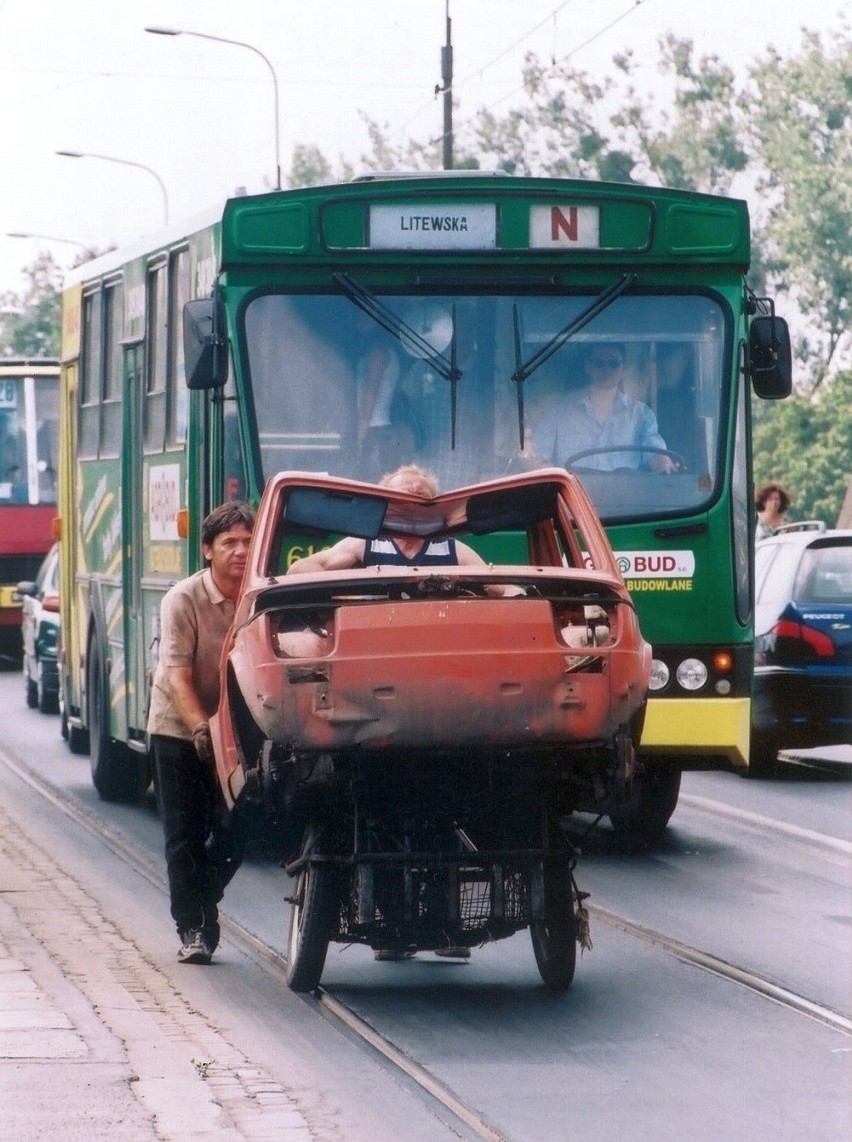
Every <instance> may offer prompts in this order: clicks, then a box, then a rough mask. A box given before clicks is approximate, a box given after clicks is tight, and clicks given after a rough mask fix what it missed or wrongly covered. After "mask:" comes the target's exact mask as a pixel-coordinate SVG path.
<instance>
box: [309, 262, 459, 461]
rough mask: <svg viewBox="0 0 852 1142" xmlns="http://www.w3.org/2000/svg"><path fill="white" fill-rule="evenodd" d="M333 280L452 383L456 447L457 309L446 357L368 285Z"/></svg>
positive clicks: (346, 277) (343, 277) (343, 276)
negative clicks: (369, 288)
mask: <svg viewBox="0 0 852 1142" xmlns="http://www.w3.org/2000/svg"><path fill="white" fill-rule="evenodd" d="M331 276H332V279H333V281H335V282H336V283H337V285H339V286H340V288H341V289H342V290H343V292H344V293H345V294H346V296H347V297H348V298H349V300H350V301H351V302H353V304H355V305H357V306H358V308H359V309H360V310H361V311H362V312H363V313H366V314H367V316H368V317H371V318H372V319H373V321H375V322H376V324H377V325H380V326H381V327H382V329H385V330H387V332H388V333H390V334H391V336H392V337H395V338H396V339H397V341H399V343H400V344H401V345H402V346H403V348H405V349H407V350H409V351H413V352H415V353H416V354H417V356H418V357H421V358H422V359H423V360H424V361H428V362H429V364H430V365H431V366H432V368H433V369H434V370H435V372H436V373H439V374H440V376H442V377H443V378H444V380H446V381H449V382H450V414H451V426H452V428H451V432H452V441H451V444H452V447H453V448H455V446H456V397H457V394H456V386H457V384H458V382H459V381H460V380H461V378H462V371H461V369H460V368H459V366H458V359H457V352H456V308H455V306H453V308H452V322H453V331H452V337H451V339H450V356H449V357H446V356H445V355H444V354H443V353H442V352H441V351H440V349H436V348H435V346H434V345H433V344H432V342H431V341H428V340H427V339H426V338H425V337H424V336H423V335H422V334H421V333H418V332H417V330H416V329H414V328H413V327H412V326H411V325H409V324H408V322H407V321H404V320H403V318H401V317H400V316H399V314H398V313H394V311H393V310H392V309H391V308H390V307H389V306H387V305H385V303H384V302H383V301H380V300H379V298H377V297H376V295H375V294H374V293H371V292H370V290H368V289H367V287H366V286H364V285H362V284H361V283H360V282H358V281H356V280H355V279H354V278H351V277H350V276H349V274H332V275H331Z"/></svg>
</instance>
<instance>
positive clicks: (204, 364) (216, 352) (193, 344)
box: [183, 297, 228, 389]
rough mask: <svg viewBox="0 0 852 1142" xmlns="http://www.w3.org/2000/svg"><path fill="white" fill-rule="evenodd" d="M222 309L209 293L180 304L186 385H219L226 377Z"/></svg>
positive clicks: (208, 386)
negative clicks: (181, 309) (181, 308)
mask: <svg viewBox="0 0 852 1142" xmlns="http://www.w3.org/2000/svg"><path fill="white" fill-rule="evenodd" d="M224 328H225V310H224V306H223V305H222V303H221V301H219V300H218V299H214V298H212V297H202V298H198V299H197V300H196V301H188V302H187V303H186V305H185V306H184V307H183V357H184V365H185V368H186V387H187V388H188V389H220V388H222V386H223V385H224V384H225V382H226V381H227V379H228V341H227V338H226V337H224V336H223V330H224Z"/></svg>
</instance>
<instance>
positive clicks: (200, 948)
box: [178, 928, 213, 964]
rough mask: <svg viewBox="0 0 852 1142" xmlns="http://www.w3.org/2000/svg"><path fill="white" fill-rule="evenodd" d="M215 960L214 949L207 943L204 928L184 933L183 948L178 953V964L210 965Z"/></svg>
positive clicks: (192, 929) (191, 929)
mask: <svg viewBox="0 0 852 1142" xmlns="http://www.w3.org/2000/svg"><path fill="white" fill-rule="evenodd" d="M212 959H213V949H212V948H211V947H210V945H209V943H208V942H207V937H206V936H205V935H204V930H203V929H202V928H190V930H189V931H188V932H184V933H183V947H182V948H181V950H180V951H179V952H178V962H179V963H182V964H209V963H210V961H211V960H212Z"/></svg>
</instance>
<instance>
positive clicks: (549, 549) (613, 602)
mask: <svg viewBox="0 0 852 1142" xmlns="http://www.w3.org/2000/svg"><path fill="white" fill-rule="evenodd" d="M294 489H308V490H309V493H310V494H312V495H313V496H314V497H315V499H316V497H319V499H320V501H321V499H322V497H323V496H328V497H330V501H329V502H331V503H332V506H333V505H334V504H335V503H338V504H339V503H344V504H345V503H346V502H351V503H353V504H357V503H360V502H361V501H360V500H358V497H359V496H362V497H366V501H365V502H367V503H370V504H375V502H376V501H378V502H379V505H380V508H381V509H383V526H382V531H381V534H393V533H394V531H404V530H405V529H406V528H407V527H408V526H410V527H411V528H412V529H413V530H414V532H415V533H416V534H433V533H434V534H438V533H439V532H440V533H441V534H455V535H458V536H460V537H462V538H463V539H464V541H465V542H475V539H476V536H482V535H486V534H489V533H493V534H495V535H499V534H500V533H501V532H502V533H505V532H506V531H511V532H513V534H515V535H518V534H522V535H523V536H525V541H526V544H527V547H528V551H529V555H530V559H531V561H530V562H529V563H512V564H509V565H497V564H487V565H484V566H482V567H478V566H476V567H471V566H463V567H458V566H448V567H446V568H440V569H438V568H435V567H429V568H417V567H396V566H381V567H370V568H358V569H353V570H346V571H334V572H329V571H320V572H316V573H311V574H300V575H290V576H288V575H286V574H278V573H277V571H278V568H279V567H280V565H281V562H282V559H285V558H286V553H287V551H290V550H292V545H293V543H294V537H295V541H296V542H297V546H299V547H302V546H304V543H305V539H306V538H308V539H310V538H311V537H312V536H313V535H320V536H323V537H324V536H325V535H326V534H328V533H329V532H331V533H335V534H336V533H337V530H338V529H336V528H334V527H331V528H329V527H328V524H327V522H326V523H325V524H324V523H323V521H322V519H317V521H316V523H315V524H306V523H305V522H304V512H303V511H302V510H301V509H299V510H295V511H292V512H291V511H290V507H291V505H296V503H297V499H296V498H294V497H297V496H298V495H301V494H303V493H302V492H299V493H294ZM341 497H342V499H340V498H341ZM346 497H350V500H349V501H347V500H346ZM318 502H319V501H318ZM527 507H529V509H530V510H529V518H528V519H527V518H525V512H526V510H527ZM288 512H289V514H291V515H295V516H296V517H298V518H297V520H296V522H295V523H291V522H289V521H288ZM345 514H346V512H345V510H344V516H345ZM357 514H358V512H357V509H353V511H352V515H353V517H354V516H356V515H357ZM332 522H334V521H332ZM306 528H307V531H306V530H305V529H306ZM339 530H343V529H342V528H340V529H339ZM288 544H289V545H290V546H289V547H288ZM507 585H508V586H509V588H510V589H509V590H506V587H507ZM518 588H520V589H521V590H522V591H523V592H524V593H523V594H520V593H518V594H515V593H512V592H513V590H517V589H518ZM503 591H505V593H503V594H499V592H503ZM586 600H589V602H587V601H586ZM294 614H295V615H297V616H300V615H306V616H319V619H318V620H317V621H315V622H314V623H313V627H312V630H310V631H308V632H307V633H306V634H304V635H301V634H299V633H298V632H297V633H296V635H295V636H294V635H293V633H292V627H293V621H292V616H293V615H294ZM282 616H287V619H286V622H284V626H285V627H287V631H286V632H285V633H284V634H283V635H282ZM320 624H322V625H320ZM584 624H585V625H584ZM584 632H585V633H584ZM595 632H598V633H597V634H595ZM650 660H651V649H650V647H649V645H648V644H647V643H646V642H645V641H644V639H643V638H642V636H641V633H640V630H639V626H638V622H637V620H636V615H635V611H634V609H633V606H632V604H631V601H630V597H629V595H628V593H627V591H626V589H625V587H624V584H623V581H622V580H621V576H620V575H619V572H618V569H617V566H616V564H615V561H614V558H613V556H612V552H611V549H610V547H609V543H608V541H607V539H606V536H605V533H604V531H603V528H602V527H601V525H600V522H599V520H598V518H597V515H596V514H595V512H594V509H593V508H592V506H591V503H590V501H589V500H588V497H587V496H586V494H585V491H584V490H583V488H582V486H581V484H580V483H579V481H578V480H577V479H576V477H573V476H571V475H569V474H567V473H566V472H564V471H561V470H555V469H554V470H550V469H545V470H542V471H539V472H535V473H526V474H524V475H519V476H513V477H507V478H506V479H504V480H499V481H490V482H489V483H487V484H481V485H476V486H474V487H471V488H467V489H461V490H459V491H455V492H452V493H447V494H445V495H443V496H440V497H437V498H436V499H435V500H431V501H424V500H423V499H422V498H421V497H418V496H413V495H411V494H409V493H404V492H397V491H392V490H389V489H385V488H380V487H378V486H373V485H365V484H358V483H355V482H352V481H344V480H337V479H333V478H330V477H320V476H315V475H311V474H306V473H282V474H280V475H278V476H276V477H274V478H273V479H272V480H271V481H270V482H269V485H268V486H267V488H266V491H265V493H264V496H263V499H262V502H261V505H260V509H259V513H258V521H257V525H256V528H255V533H254V537H253V541H252V549H251V552H250V555H249V566H248V568H247V573H246V579H245V583H244V589H243V594H242V597H241V600H240V602H239V604H238V608H237V614H236V619H235V623H234V629H233V632H232V637H231V640H230V642H229V644H228V645H227V646H226V648H225V652H224V655H223V660H222V678H221V694H222V698H221V705H220V709H219V714H218V716H217V717H216V718H215V719H214V721H213V737H214V746H215V751H216V757H217V769H218V774H219V780H220V784H221V787H222V790H223V793H224V795H225V799H226V802H227V803H228V804H229V805H232V804H233V803H234V801H235V799H236V798H237V797H238V796H239V794H240V792H241V790H242V788H243V785H244V784H245V781H246V775H247V773H248V772H249V771H250V770H251V769H252V768H253V767H254V765H255V759H254V758H253V757H252V756H251V754H250V748H256V743H257V734H258V732H259V734H260V735H261V736H262V738H263V739H264V740H268V741H272V742H275V743H278V745H279V746H281V747H284V748H285V749H286V750H288V751H291V752H292V753H293V754H294V755H296V754H302V755H304V754H317V755H318V754H331V755H335V754H339V753H343V752H346V751H352V750H367V751H370V752H373V753H375V752H376V751H385V752H386V754H387V758H388V763H389V764H392V762H393V753H394V751H395V750H406V751H411V750H417V751H421V752H424V751H425V752H426V753H427V754H428V752H429V751H430V750H436V751H438V750H441V749H446V748H462V749H472V750H475V749H477V748H483V749H485V748H487V749H494V748H505V749H509V750H511V749H516V750H529V749H537V748H542V749H544V748H553V747H557V748H559V747H562V748H565V749H573V748H581V747H582V746H583V745H585V744H590V743H595V744H600V743H602V742H606V741H608V740H610V739H612V738H613V736H614V735H615V734H616V733H617V732H618V731H619V729H620V728H621V727H624V726H625V725H627V724H629V723H630V721H631V719H632V718H633V717H634V716H635V715H636V714H637V712H638V711H639V710H640V708H641V707H642V705H643V703H644V700H645V695H646V691H647V686H648V676H649V671H650ZM237 707H239V710H238V709H237ZM247 717H248V718H250V722H249V723H247V722H246V718H247ZM251 723H253V725H252V726H251V733H250V734H248V735H245V734H244V732H243V729H241V727H245V726H246V725H251ZM244 737H249V738H251V742H252V745H251V747H249V745H248V743H247V742H246V741H245V740H243V739H244Z"/></svg>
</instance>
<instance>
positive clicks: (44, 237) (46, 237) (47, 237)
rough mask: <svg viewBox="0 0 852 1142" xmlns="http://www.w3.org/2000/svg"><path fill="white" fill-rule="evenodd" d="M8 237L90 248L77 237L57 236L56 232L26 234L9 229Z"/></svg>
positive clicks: (82, 248)
mask: <svg viewBox="0 0 852 1142" xmlns="http://www.w3.org/2000/svg"><path fill="white" fill-rule="evenodd" d="M6 237H7V238H33V239H38V240H39V241H41V242H65V243H67V245H69V246H79V247H80V249H81V250H88V249H89V247H88V246H87V245H86V243H85V242H78V241H77V239H76V238H57V237H56V235H55V234H24V233H22V232H21V231H19V230H7V231H6Z"/></svg>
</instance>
